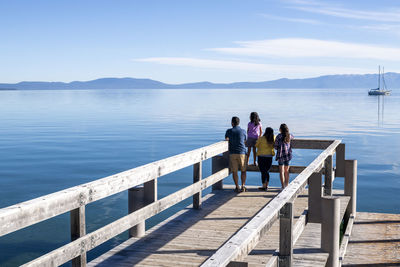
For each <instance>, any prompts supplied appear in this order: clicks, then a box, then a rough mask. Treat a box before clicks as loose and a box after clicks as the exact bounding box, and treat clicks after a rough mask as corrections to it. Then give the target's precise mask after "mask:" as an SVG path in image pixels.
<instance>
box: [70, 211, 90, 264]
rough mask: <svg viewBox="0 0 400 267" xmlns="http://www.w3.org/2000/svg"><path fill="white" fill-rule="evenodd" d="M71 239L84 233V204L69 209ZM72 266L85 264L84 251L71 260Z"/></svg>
mask: <svg viewBox="0 0 400 267" xmlns="http://www.w3.org/2000/svg"><path fill="white" fill-rule="evenodd" d="M70 224H71V241H74V240H76V239H78V238H79V237H82V236H84V235H86V222H85V206H81V207H79V208H77V209H74V210H71V211H70ZM71 264H72V267H84V266H86V252H85V251H84V250H83V249H82V254H81V255H80V256H78V257H76V258H75V259H72V261H71Z"/></svg>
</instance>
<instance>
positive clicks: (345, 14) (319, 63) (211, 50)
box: [0, 0, 400, 83]
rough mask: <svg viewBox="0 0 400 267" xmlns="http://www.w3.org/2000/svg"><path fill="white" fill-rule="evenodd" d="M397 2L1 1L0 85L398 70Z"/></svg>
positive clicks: (233, 79)
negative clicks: (117, 79)
mask: <svg viewBox="0 0 400 267" xmlns="http://www.w3.org/2000/svg"><path fill="white" fill-rule="evenodd" d="M399 44H400V1H398V0H380V1H371V0H352V1H345V0H335V1H332V0H331V1H326V0H325V1H322V0H264V1H263V0H257V1H256V0H247V1H243V0H201V1H200V0H197V1H195V0H180V1H177V0H168V1H166V0H145V1H140V0H130V1H128V0H109V1H104V0H90V1H89V0H80V1H75V0H68V1H65V0H57V1H54V0H52V1H44V0H36V1H31V0H0V63H1V64H0V83H16V82H20V81H63V82H70V81H75V80H80V81H87V80H92V79H97V78H102V77H134V78H150V79H154V80H159V81H162V82H167V83H186V82H199V81H211V82H238V81H267V80H273V79H279V78H307V77H315V76H320V75H329V74H364V73H376V72H377V69H378V65H384V66H385V70H386V71H387V72H400V46H399Z"/></svg>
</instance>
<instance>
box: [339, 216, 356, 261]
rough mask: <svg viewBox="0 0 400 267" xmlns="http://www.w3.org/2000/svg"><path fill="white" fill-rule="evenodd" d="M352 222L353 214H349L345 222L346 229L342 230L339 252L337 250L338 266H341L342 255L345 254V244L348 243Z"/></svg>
mask: <svg viewBox="0 0 400 267" xmlns="http://www.w3.org/2000/svg"><path fill="white" fill-rule="evenodd" d="M353 224H354V216H353V215H350V218H349V221H348V222H347V226H346V231H345V232H344V235H343V238H342V243H341V244H340V252H339V266H342V263H343V259H344V256H345V254H346V250H347V245H348V244H349V240H350V236H351V231H352V229H353Z"/></svg>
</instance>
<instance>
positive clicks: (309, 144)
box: [291, 138, 333, 150]
mask: <svg viewBox="0 0 400 267" xmlns="http://www.w3.org/2000/svg"><path fill="white" fill-rule="evenodd" d="M332 142H333V140H315V139H303V138H295V139H293V140H292V141H291V145H292V148H295V149H322V150H323V149H327V148H328V147H329V146H330V145H331V144H332Z"/></svg>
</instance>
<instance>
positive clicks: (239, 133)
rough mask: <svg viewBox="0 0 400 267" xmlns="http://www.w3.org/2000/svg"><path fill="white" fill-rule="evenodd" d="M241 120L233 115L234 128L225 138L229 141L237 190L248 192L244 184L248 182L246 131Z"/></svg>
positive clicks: (231, 165) (230, 157)
mask: <svg viewBox="0 0 400 267" xmlns="http://www.w3.org/2000/svg"><path fill="white" fill-rule="evenodd" d="M239 123H240V120H239V118H238V117H232V129H228V130H227V131H226V133H225V140H228V141H229V164H230V167H231V171H232V176H233V181H234V182H235V185H236V189H235V192H237V193H238V192H240V191H241V192H246V191H247V189H246V187H245V186H244V184H245V182H246V147H245V144H244V143H245V142H246V139H247V137H246V131H245V130H243V129H242V128H240V127H239ZM239 169H240V172H241V175H240V178H241V180H242V188H241V189H240V188H239V176H238V170H239Z"/></svg>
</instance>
